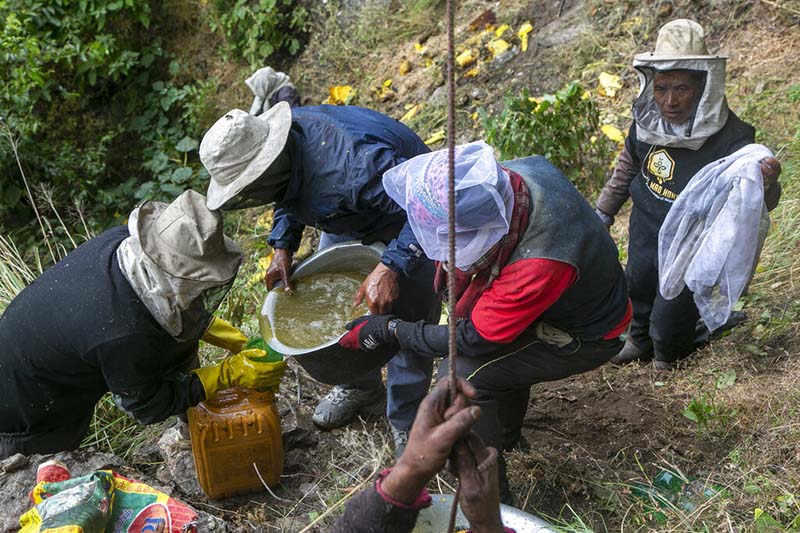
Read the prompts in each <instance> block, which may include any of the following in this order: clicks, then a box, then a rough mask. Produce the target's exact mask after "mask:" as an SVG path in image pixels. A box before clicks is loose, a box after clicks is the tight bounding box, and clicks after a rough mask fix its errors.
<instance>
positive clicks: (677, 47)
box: [634, 19, 723, 61]
mask: <svg viewBox="0 0 800 533" xmlns="http://www.w3.org/2000/svg"><path fill="white" fill-rule="evenodd" d="M719 57H723V56H719V55H712V54H709V53H708V47H707V46H706V32H705V30H703V27H702V26H701V25H700V24H698V23H697V22H695V21H693V20H689V19H676V20H672V21H670V22H667V23H666V24H664V25H663V26H662V27H661V29H660V30H658V37H657V38H656V49H655V50H654V51H652V52H645V53H643V54H636V55H635V56H634V59H635V60H637V61H676V60H685V59H712V58H719Z"/></svg>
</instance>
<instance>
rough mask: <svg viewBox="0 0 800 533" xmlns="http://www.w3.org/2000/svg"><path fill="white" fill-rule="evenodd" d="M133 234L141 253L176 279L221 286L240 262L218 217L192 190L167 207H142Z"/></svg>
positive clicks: (236, 248) (238, 251)
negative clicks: (134, 233) (137, 239)
mask: <svg viewBox="0 0 800 533" xmlns="http://www.w3.org/2000/svg"><path fill="white" fill-rule="evenodd" d="M136 233H137V234H138V237H139V241H140V242H141V246H142V250H143V251H144V253H145V254H146V255H147V256H148V257H149V258H150V259H151V260H152V261H153V262H154V263H155V264H156V265H158V267H159V268H161V269H163V270H164V271H165V272H167V273H168V274H169V275H171V276H173V277H176V278H183V279H188V280H193V281H203V282H206V281H207V282H220V283H225V282H227V281H230V280H232V279H233V278H234V277H235V276H236V273H237V272H238V270H239V265H240V263H241V262H242V251H241V249H240V248H239V246H238V245H237V244H236V243H235V242H234V241H233V240H231V239H229V238H228V237H226V236H225V235H224V234H223V230H222V215H221V214H220V213H219V211H211V210H210V209H208V208H207V207H206V198H205V196H203V195H202V194H200V193H199V192H195V191H192V190H188V191H186V192H184V193H183V194H181V195H180V196H178V197H177V198H176V199H175V200H174V201H173V202H172V203H171V204H165V203H163V202H153V201H150V202H145V203H143V204H142V205H141V206H140V207H139V210H138V218H137V222H136Z"/></svg>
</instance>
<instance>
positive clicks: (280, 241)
mask: <svg viewBox="0 0 800 533" xmlns="http://www.w3.org/2000/svg"><path fill="white" fill-rule="evenodd" d="M303 228H305V226H304V225H303V224H300V223H299V222H295V221H294V220H292V217H291V214H290V213H289V212H288V211H286V209H283V208H282V207H278V208H276V209H275V214H274V215H273V217H272V231H271V232H270V234H269V238H268V239H267V244H269V245H270V246H272V247H273V248H285V249H287V250H289V251H290V252H292V253H294V252H296V251H297V249H298V248H299V247H300V239H301V238H302V237H303Z"/></svg>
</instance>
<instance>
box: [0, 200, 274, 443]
mask: <svg viewBox="0 0 800 533" xmlns="http://www.w3.org/2000/svg"><path fill="white" fill-rule="evenodd" d="M205 203H206V199H205V197H204V196H203V195H201V194H200V193H197V192H194V191H186V192H185V193H183V194H181V195H180V196H179V197H178V198H177V199H176V200H175V201H173V202H172V203H171V204H164V203H161V202H145V203H144V204H142V205H141V206H140V207H138V208H136V209H134V211H133V212H132V213H131V214H130V217H129V219H128V225H127V227H125V226H121V227H116V228H113V229H110V230H108V231H106V232H104V233H102V234H100V235H98V236H97V237H94V238H92V239H90V240H89V241H87V242H85V243H84V244H82V245H81V246H79V247H78V248H77V249H75V250H74V251H73V252H72V253H70V254H68V255H67V256H66V257H64V259H62V260H61V261H59V262H58V263H56V264H55V265H54V266H52V267H51V268H49V269H47V270H46V271H45V272H43V273H42V274H41V275H40V276H39V277H38V278H37V279H36V280H34V281H33V283H31V284H30V285H29V286H28V287H26V288H25V289H23V290H22V291H21V292H20V293H19V294H18V295H17V297H16V298H14V300H13V301H12V302H11V303H10V304H9V306H8V308H7V309H6V310H5V313H4V314H3V315H2V317H0V346H2V349H0V458H5V457H8V456H10V455H13V454H15V453H22V454H26V455H29V454H32V453H55V452H58V451H61V450H68V449H74V448H77V447H78V446H79V445H80V442H81V440H82V439H83V436H84V435H85V434H86V431H87V429H88V428H89V424H90V422H91V419H92V413H93V412H94V406H95V403H97V401H98V400H99V399H100V397H101V396H103V394H105V393H106V392H108V391H111V392H112V393H113V394H114V398H115V400H116V403H117V405H119V406H120V407H121V408H122V409H123V410H125V411H126V412H127V413H128V414H130V415H132V416H133V417H134V418H136V419H137V420H139V421H140V422H142V423H143V424H150V423H154V422H159V421H162V420H164V419H166V418H167V417H169V416H171V415H175V414H180V413H183V412H185V411H186V409H187V408H189V407H191V406H193V405H195V404H197V403H198V402H200V401H202V400H204V399H205V398H207V397H210V396H212V395H213V394H214V393H215V392H216V391H217V390H219V389H223V388H227V387H230V386H233V385H240V386H243V387H247V388H252V389H265V388H274V387H276V386H277V383H278V381H279V380H280V376H281V373H282V372H283V370H284V368H285V363H284V362H280V363H276V364H272V363H259V362H256V361H252V360H251V359H250V358H251V357H254V356H255V357H258V356H261V355H264V352H263V351H261V350H245V351H241V349H242V348H243V347H244V345H245V343H246V341H247V339H246V338H245V337H244V335H242V333H241V332H240V331H238V330H237V329H236V328H234V327H233V326H231V325H229V324H227V323H226V322H224V321H222V320H219V319H214V318H213V313H214V311H215V310H216V309H217V307H218V306H219V304H220V302H221V301H222V299H223V298H224V297H225V295H226V294H227V292H228V290H229V289H230V287H231V285H232V284H233V280H234V278H235V277H236V273H237V272H238V270H239V264H240V263H241V260H242V252H241V251H240V249H239V247H238V246H237V245H236V243H234V242H233V241H232V240H230V239H228V238H227V237H225V236H224V235H223V232H222V217H221V215H220V214H219V212H215V211H210V210H209V209H207V208H206V205H205ZM201 338H203V339H205V340H207V341H208V342H211V343H213V344H216V345H218V346H221V347H223V348H226V349H228V350H230V351H231V352H234V353H236V352H238V353H237V354H236V355H233V356H231V357H228V358H227V359H225V360H223V361H222V362H221V363H219V364H217V365H213V366H209V367H204V368H197V369H196V370H194V371H190V369H192V368H195V367H196V366H197V348H198V342H199V341H200V339H201Z"/></svg>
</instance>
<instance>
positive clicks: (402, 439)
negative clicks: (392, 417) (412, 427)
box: [392, 426, 409, 460]
mask: <svg viewBox="0 0 800 533" xmlns="http://www.w3.org/2000/svg"><path fill="white" fill-rule="evenodd" d="M408 431H409V430H407V429H397V428H395V427H394V426H392V437H394V458H395V460H397V459H400V456H401V455H403V452H404V451H406V445H407V444H408Z"/></svg>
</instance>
